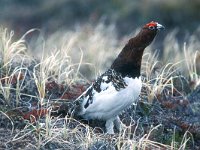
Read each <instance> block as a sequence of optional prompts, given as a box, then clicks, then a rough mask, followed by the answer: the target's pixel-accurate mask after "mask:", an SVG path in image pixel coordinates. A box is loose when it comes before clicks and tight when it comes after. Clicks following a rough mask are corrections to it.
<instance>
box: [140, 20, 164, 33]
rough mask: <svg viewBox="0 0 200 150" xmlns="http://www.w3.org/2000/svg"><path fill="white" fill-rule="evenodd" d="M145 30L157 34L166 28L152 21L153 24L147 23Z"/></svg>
mask: <svg viewBox="0 0 200 150" xmlns="http://www.w3.org/2000/svg"><path fill="white" fill-rule="evenodd" d="M143 29H145V30H149V31H153V32H155V31H156V32H157V31H160V30H163V29H165V27H164V26H162V25H161V24H159V23H158V22H154V21H151V22H149V23H147V24H146V25H145V26H144V27H143Z"/></svg>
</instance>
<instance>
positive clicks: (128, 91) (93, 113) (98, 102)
mask: <svg viewBox="0 0 200 150" xmlns="http://www.w3.org/2000/svg"><path fill="white" fill-rule="evenodd" d="M124 80H125V82H126V84H127V87H126V88H124V89H121V90H119V91H116V90H115V88H114V87H113V86H111V87H109V88H108V89H107V90H105V91H102V92H100V93H95V94H94V97H93V103H92V104H91V105H90V106H88V107H87V109H84V110H83V112H82V116H83V117H84V118H86V119H95V118H96V119H103V120H107V119H109V118H111V117H115V116H117V115H118V114H120V113H121V112H122V111H123V110H124V109H126V108H128V107H129V106H130V105H132V104H133V103H135V102H136V100H137V98H138V96H139V94H140V92H141V88H142V82H141V78H140V77H139V78H135V79H133V78H128V77H125V78H124Z"/></svg>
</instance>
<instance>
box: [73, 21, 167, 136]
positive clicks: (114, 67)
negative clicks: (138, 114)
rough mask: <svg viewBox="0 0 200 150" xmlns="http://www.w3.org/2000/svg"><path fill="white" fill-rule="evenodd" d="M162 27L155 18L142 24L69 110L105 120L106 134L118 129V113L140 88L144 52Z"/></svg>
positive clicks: (135, 99) (135, 95)
mask: <svg viewBox="0 0 200 150" xmlns="http://www.w3.org/2000/svg"><path fill="white" fill-rule="evenodd" d="M162 29H164V26H163V25H161V24H159V23H158V22H155V21H151V22H150V23H147V24H145V25H144V26H143V27H142V28H141V30H140V32H139V33H138V34H137V35H136V36H135V37H133V38H131V39H130V40H129V41H128V43H127V44H126V45H125V46H124V48H123V49H122V50H121V52H120V53H119V55H118V56H117V58H116V59H115V60H114V61H113V63H112V64H111V67H110V68H109V69H108V70H107V71H105V72H104V73H103V74H101V75H100V76H99V77H98V78H97V79H96V80H95V81H94V82H93V83H92V84H91V85H90V86H89V87H88V88H87V89H86V91H84V92H83V93H82V94H81V95H80V96H79V97H78V98H77V99H76V100H75V101H74V109H73V111H72V112H73V113H72V114H73V115H76V116H80V117H82V118H84V119H87V120H91V119H98V120H103V121H105V128H106V133H108V134H114V127H116V129H117V130H119V131H120V130H121V128H122V123H121V121H120V118H119V114H121V113H122V112H123V111H124V110H125V109H127V108H128V107H130V106H131V105H132V104H135V103H136V102H137V100H138V98H139V95H140V92H141V89H142V81H141V75H140V70H141V62H142V56H143V52H144V50H145V48H146V47H147V46H149V45H150V44H151V42H152V41H153V40H154V38H155V36H156V35H157V33H158V31H160V30H162Z"/></svg>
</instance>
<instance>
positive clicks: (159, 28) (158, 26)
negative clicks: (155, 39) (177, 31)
mask: <svg viewBox="0 0 200 150" xmlns="http://www.w3.org/2000/svg"><path fill="white" fill-rule="evenodd" d="M157 29H158V30H159V31H160V30H164V29H165V27H164V26H163V25H161V24H159V23H157Z"/></svg>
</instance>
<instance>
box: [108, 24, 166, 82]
mask: <svg viewBox="0 0 200 150" xmlns="http://www.w3.org/2000/svg"><path fill="white" fill-rule="evenodd" d="M163 28H164V27H163V26H162V25H160V24H158V23H157V22H153V21H152V22H150V23H148V24H146V25H145V26H144V27H143V28H142V29H141V31H140V32H139V33H138V34H137V35H136V36H135V37H134V38H131V39H130V40H129V41H128V43H127V44H126V45H125V47H124V48H123V49H122V51H121V53H120V54H119V55H118V57H117V58H116V59H115V61H114V62H113V64H112V65H111V69H114V70H115V71H117V72H118V73H121V75H122V76H123V77H125V76H129V77H133V78H134V77H139V76H140V67H141V61H142V55H143V52H144V49H145V48H146V47H147V46H148V45H149V44H151V42H152V41H153V39H154V37H155V36H156V34H157V32H158V30H160V29H163Z"/></svg>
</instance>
